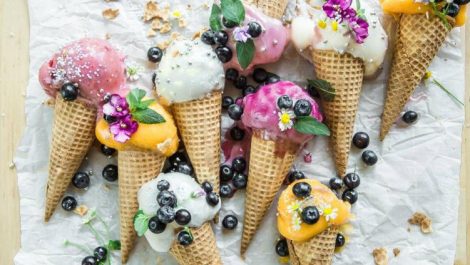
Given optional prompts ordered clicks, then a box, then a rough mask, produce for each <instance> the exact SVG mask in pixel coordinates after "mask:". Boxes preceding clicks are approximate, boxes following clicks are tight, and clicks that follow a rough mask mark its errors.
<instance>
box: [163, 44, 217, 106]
mask: <svg viewBox="0 0 470 265" xmlns="http://www.w3.org/2000/svg"><path fill="white" fill-rule="evenodd" d="M224 73H225V72H224V68H223V65H222V62H220V60H219V59H218V58H217V55H216V54H215V52H214V51H213V50H212V47H211V46H210V45H207V44H205V43H203V42H202V41H200V40H193V41H190V40H177V41H175V42H173V43H172V44H171V46H170V47H168V48H167V50H166V52H165V54H164V56H163V58H162V60H161V62H160V65H159V67H158V70H157V76H156V80H155V82H156V87H157V93H158V95H159V96H162V97H164V98H166V99H167V100H169V101H170V102H176V103H178V102H185V101H191V100H196V99H201V98H203V97H205V96H207V95H208V94H209V93H211V92H212V91H215V90H222V89H223V88H224V85H225V74H224Z"/></svg>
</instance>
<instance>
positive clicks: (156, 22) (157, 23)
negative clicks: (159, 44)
mask: <svg viewBox="0 0 470 265" xmlns="http://www.w3.org/2000/svg"><path fill="white" fill-rule="evenodd" d="M151 27H152V29H153V30H160V29H161V28H162V21H161V20H160V19H154V20H152V24H151Z"/></svg>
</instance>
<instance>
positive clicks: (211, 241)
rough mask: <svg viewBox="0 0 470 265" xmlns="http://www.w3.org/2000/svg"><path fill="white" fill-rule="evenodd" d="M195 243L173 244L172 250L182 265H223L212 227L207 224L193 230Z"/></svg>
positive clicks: (172, 253)
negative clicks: (186, 244)
mask: <svg viewBox="0 0 470 265" xmlns="http://www.w3.org/2000/svg"><path fill="white" fill-rule="evenodd" d="M191 233H192V235H193V243H191V244H190V245H189V246H182V245H180V244H178V242H176V240H175V242H174V243H173V246H172V247H171V249H170V253H171V255H173V257H175V259H176V260H177V261H178V263H179V264H180V265H196V264H197V265H222V260H221V259H220V254H219V249H218V248H217V245H216V243H215V236H214V232H213V231H212V228H211V225H210V224H209V223H208V222H206V223H205V224H203V225H202V226H201V227H199V228H191Z"/></svg>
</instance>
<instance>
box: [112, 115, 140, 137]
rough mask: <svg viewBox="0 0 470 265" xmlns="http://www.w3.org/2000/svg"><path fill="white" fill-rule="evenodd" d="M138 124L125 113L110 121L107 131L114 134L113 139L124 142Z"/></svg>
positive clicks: (135, 129)
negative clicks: (119, 117) (121, 116)
mask: <svg viewBox="0 0 470 265" xmlns="http://www.w3.org/2000/svg"><path fill="white" fill-rule="evenodd" d="M138 126H139V124H138V123H137V122H136V121H134V120H133V119H132V118H131V115H130V114H129V115H127V116H125V117H123V118H121V119H119V120H118V121H116V122H113V123H111V125H110V126H109V131H110V132H111V133H112V134H113V135H114V140H116V141H117V142H120V143H124V142H126V141H127V140H129V139H130V138H131V135H132V134H133V133H135V132H136V131H137V128H138Z"/></svg>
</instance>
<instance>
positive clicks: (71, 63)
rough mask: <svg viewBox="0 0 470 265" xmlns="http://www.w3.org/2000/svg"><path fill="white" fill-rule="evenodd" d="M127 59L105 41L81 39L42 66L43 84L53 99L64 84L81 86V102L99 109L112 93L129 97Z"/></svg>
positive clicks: (40, 73) (41, 81)
mask: <svg viewBox="0 0 470 265" xmlns="http://www.w3.org/2000/svg"><path fill="white" fill-rule="evenodd" d="M124 60H125V56H124V55H122V54H121V53H119V52H117V51H116V50H115V49H114V48H113V47H112V46H111V45H110V44H109V43H108V42H107V41H105V40H100V39H81V40H78V41H75V42H72V43H70V44H68V45H67V46H65V47H64V48H62V49H61V50H60V51H59V52H57V53H56V54H54V55H53V56H52V58H51V59H50V60H48V61H47V62H45V63H44V64H43V65H42V66H41V69H40V70H39V82H40V83H41V85H42V87H43V89H44V91H45V92H46V93H47V94H48V95H49V96H51V97H53V98H55V97H56V94H57V92H59V91H60V88H61V86H62V85H63V84H64V83H66V82H72V83H77V84H78V87H79V98H78V99H79V100H81V101H82V102H84V103H86V104H89V105H92V106H96V107H97V106H98V105H99V104H100V102H101V101H102V100H103V97H104V96H105V95H106V94H108V93H109V94H120V95H124V94H126V91H127V86H126V73H125V71H126V66H125V63H124Z"/></svg>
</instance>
